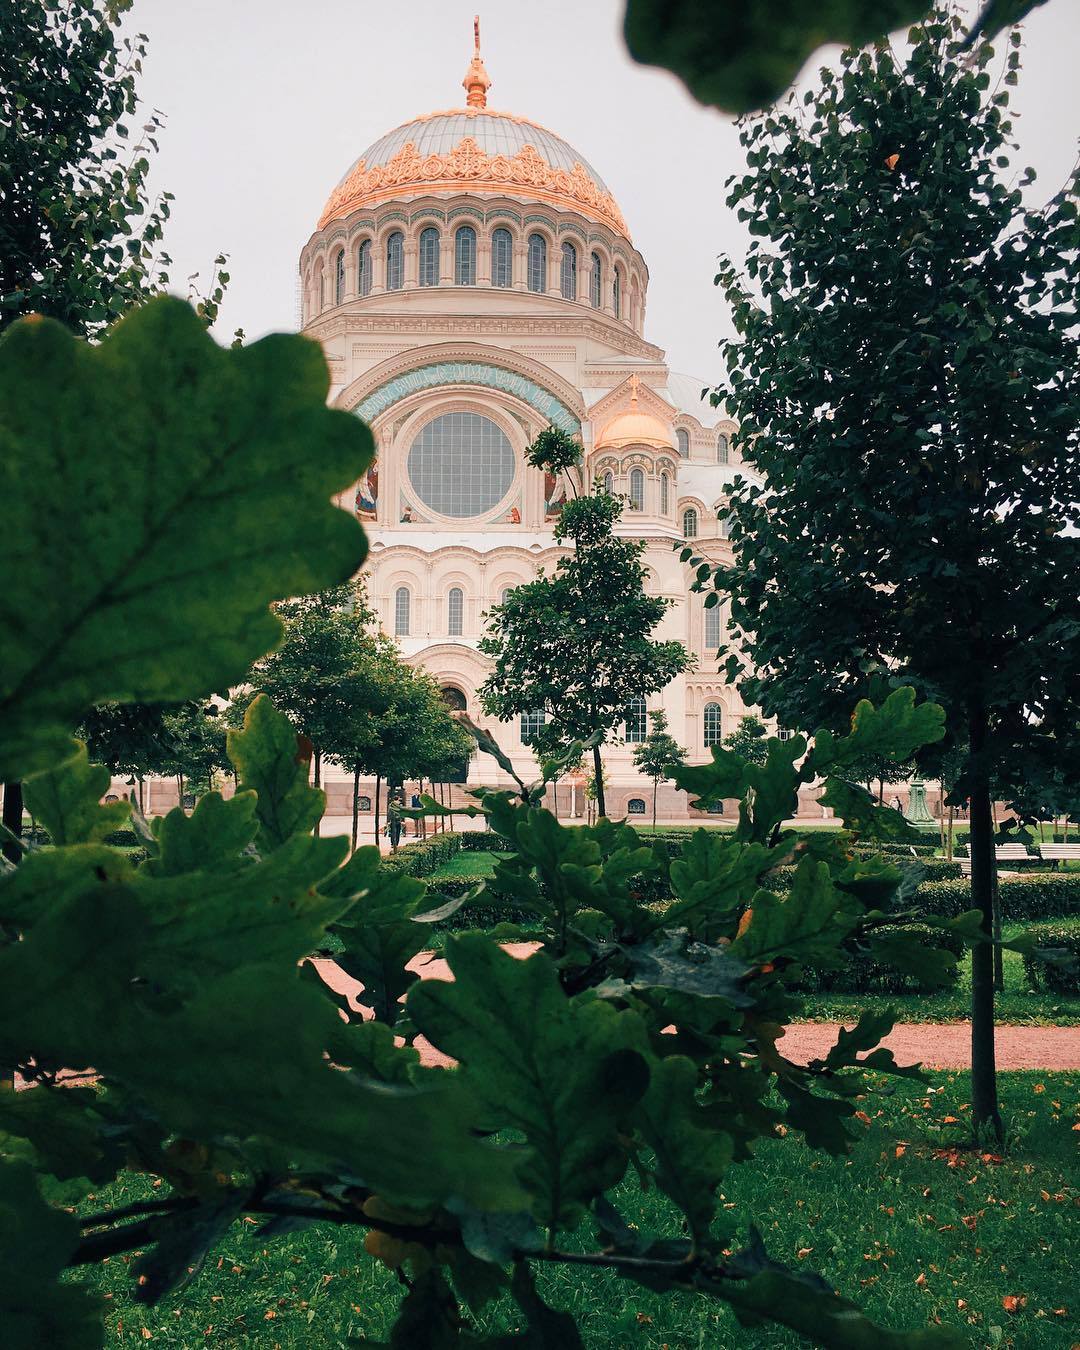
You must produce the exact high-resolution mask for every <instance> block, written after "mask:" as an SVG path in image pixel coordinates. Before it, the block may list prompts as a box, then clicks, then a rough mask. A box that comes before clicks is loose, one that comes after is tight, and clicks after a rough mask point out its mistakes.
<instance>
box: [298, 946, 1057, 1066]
mask: <svg viewBox="0 0 1080 1350" xmlns="http://www.w3.org/2000/svg"><path fill="white" fill-rule="evenodd" d="M534 950H535V944H533V943H531V942H512V943H508V944H507V951H509V952H510V954H511V955H512V956H516V957H519V958H522V957H526V956H528V955H529V953H530V952H532V951H534ZM316 964H317V965H318V966H319V969H320V973H321V974H322V977H323V979H324V980H326V982H327V984H329V985H330V986H331V988H333V989H335V990H337V991H338V992H340V993H343V994H347V995H348V996H349V1000H350V1002H351V1003H352V1005H353V1007H354V1008H356V1009H357V1011H364V1012H366V1009H365V1008H364V1004H363V997H362V995H363V986H362V985H360V984H357V982H356V981H355V980H351V979H350V978H349V977H348V976H347V975H346V974H345V973H344V972H343V971H341V970H340V969H339V968H338V967H337V966H335V965H334V964H333V962H330V961H319V962H317V963H316ZM409 968H410V969H411V970H415V971H416V972H417V974H418V975H419V976H420V978H421V979H424V980H450V979H453V976H452V975H451V974H450V968H449V966H448V965H447V964H446V962H445V961H444V960H443V959H442V958H441V957H438V956H431V955H429V954H428V953H421V954H420V955H419V956H417V957H415V958H414V959H413V960H412V961H410V962H409ZM840 1026H841V1024H840V1023H839V1022H806V1023H797V1024H793V1025H791V1026H789V1027H788V1028H787V1031H786V1032H785V1034H784V1036H783V1037H782V1038H781V1040H780V1042H779V1045H778V1049H779V1050H780V1053H781V1054H782V1055H784V1056H785V1057H786V1058H788V1059H791V1060H794V1061H795V1062H796V1063H798V1064H805V1063H807V1061H809V1060H811V1059H817V1058H819V1057H821V1056H824V1054H825V1053H826V1051H827V1050H828V1049H829V1047H830V1046H831V1045H833V1044H835V1042H836V1037H837V1033H838V1032H839V1030H840ZM882 1044H883V1045H886V1046H887V1047H888V1048H889V1049H890V1050H891V1051H892V1052H893V1054H894V1055H895V1056H896V1060H897V1063H898V1064H925V1065H926V1066H927V1067H928V1068H933V1069H968V1068H970V1067H971V1028H970V1027H969V1025H968V1024H967V1023H966V1022H944V1023H943V1022H908V1023H904V1024H902V1025H900V1026H897V1027H895V1028H894V1029H893V1031H892V1032H891V1033H890V1034H889V1035H888V1036H886V1037H885V1040H884V1041H883V1042H882ZM416 1045H417V1049H418V1050H419V1051H420V1055H421V1059H422V1060H423V1062H424V1063H425V1064H448V1063H450V1061H449V1060H448V1059H447V1057H446V1056H445V1055H443V1054H441V1053H440V1052H439V1051H438V1050H436V1049H435V1048H434V1047H433V1046H430V1045H428V1043H427V1042H426V1041H425V1040H423V1038H419V1039H418V1040H417V1042H416ZM996 1047H997V1066H998V1068H999V1069H1046V1070H1048V1071H1054V1070H1064V1071H1080V1027H1009V1026H999V1027H998V1028H997V1033H996Z"/></svg>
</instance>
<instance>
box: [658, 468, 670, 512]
mask: <svg viewBox="0 0 1080 1350" xmlns="http://www.w3.org/2000/svg"><path fill="white" fill-rule="evenodd" d="M670 484H671V480H670V479H669V478H668V476H667V474H666V473H662V474H661V475H660V514H661V515H662V516H666V515H667V513H668V507H669V506H670V496H671V491H670Z"/></svg>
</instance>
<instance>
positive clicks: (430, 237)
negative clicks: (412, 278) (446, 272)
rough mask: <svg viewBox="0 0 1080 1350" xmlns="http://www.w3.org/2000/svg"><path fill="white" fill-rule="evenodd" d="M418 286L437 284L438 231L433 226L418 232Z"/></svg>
mask: <svg viewBox="0 0 1080 1350" xmlns="http://www.w3.org/2000/svg"><path fill="white" fill-rule="evenodd" d="M419 280H420V285H421V286H437V285H438V284H439V231H438V230H437V229H436V228H435V226H434V225H429V226H428V227H427V229H425V230H421V231H420V278H419Z"/></svg>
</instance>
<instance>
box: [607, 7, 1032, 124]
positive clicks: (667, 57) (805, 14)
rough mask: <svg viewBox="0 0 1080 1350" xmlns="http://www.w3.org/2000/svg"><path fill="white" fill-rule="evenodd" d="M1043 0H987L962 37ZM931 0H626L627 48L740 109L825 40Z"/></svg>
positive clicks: (892, 23)
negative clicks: (743, 0) (805, 0)
mask: <svg viewBox="0 0 1080 1350" xmlns="http://www.w3.org/2000/svg"><path fill="white" fill-rule="evenodd" d="M1044 3H1045V0H987V3H986V5H985V8H984V9H983V12H982V13H981V14H980V16H979V18H978V20H977V21H976V23H975V24H974V25H973V26H972V29H971V33H970V35H969V38H968V42H969V43H971V42H974V40H975V39H976V37H977V36H978V35H979V34H982V35H983V36H984V37H993V36H994V34H995V33H996V32H998V31H999V30H1000V29H1002V28H1004V27H1006V26H1007V25H1009V24H1013V23H1019V21H1020V20H1021V19H1022V18H1023V17H1024V15H1025V14H1027V13H1028V12H1029V11H1030V10H1032V9H1034V8H1035V7H1036V5H1040V4H1044ZM932 5H933V0H819V3H818V4H816V5H813V6H812V7H811V6H807V5H805V4H802V3H800V0H755V3H753V4H739V3H736V2H735V0H675V2H674V3H672V0H627V5H626V21H625V25H624V31H625V35H626V44H627V46H628V47H629V49H630V55H631V56H632V57H633V58H634V59H635V60H636V61H641V62H643V63H644V64H646V65H655V66H664V67H666V68H667V69H668V70H672V71H674V72H675V74H676V75H678V76H679V77H680V79H682V80H683V82H684V83H685V84H686V87H687V88H688V89H689V90H690V92H691V93H692V94H693V95H694V97H695V98H696V99H697V100H698V101H699V102H701V103H710V104H713V105H715V106H716V107H718V108H722V109H724V111H725V112H733V113H747V112H751V111H753V110H754V109H757V108H763V107H765V106H766V104H769V103H772V102H773V101H774V100H775V99H777V98H778V97H779V96H780V95H781V94H782V93H783V92H784V90H785V89H786V88H787V87H788V85H789V84H791V82H792V81H793V80H794V79H795V77H796V76H797V75H798V73H799V70H800V69H801V68H802V65H803V63H804V62H805V61H806V59H807V58H808V57H809V56H810V55H811V53H812V52H814V51H815V50H816V49H817V48H818V47H821V46H823V45H824V44H825V43H828V42H838V43H845V44H851V45H853V46H858V45H861V44H863V43H866V42H870V41H872V40H874V39H878V38H882V39H883V38H885V37H886V36H887V35H888V33H889V32H890V31H893V30H895V29H897V28H902V27H905V26H906V25H908V24H912V23H916V22H917V21H919V20H922V19H925V18H926V17H927V16H928V15H929V13H930V12H931V9H932Z"/></svg>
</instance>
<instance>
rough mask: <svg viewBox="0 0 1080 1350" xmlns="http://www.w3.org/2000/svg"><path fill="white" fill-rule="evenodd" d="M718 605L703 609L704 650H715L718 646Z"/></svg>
mask: <svg viewBox="0 0 1080 1350" xmlns="http://www.w3.org/2000/svg"><path fill="white" fill-rule="evenodd" d="M721 627H722V625H721V622H720V606H719V605H713V607H712V609H707V610H706V611H705V650H706V651H709V652H714V651H716V649H717V647H719V646H720V630H721Z"/></svg>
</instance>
